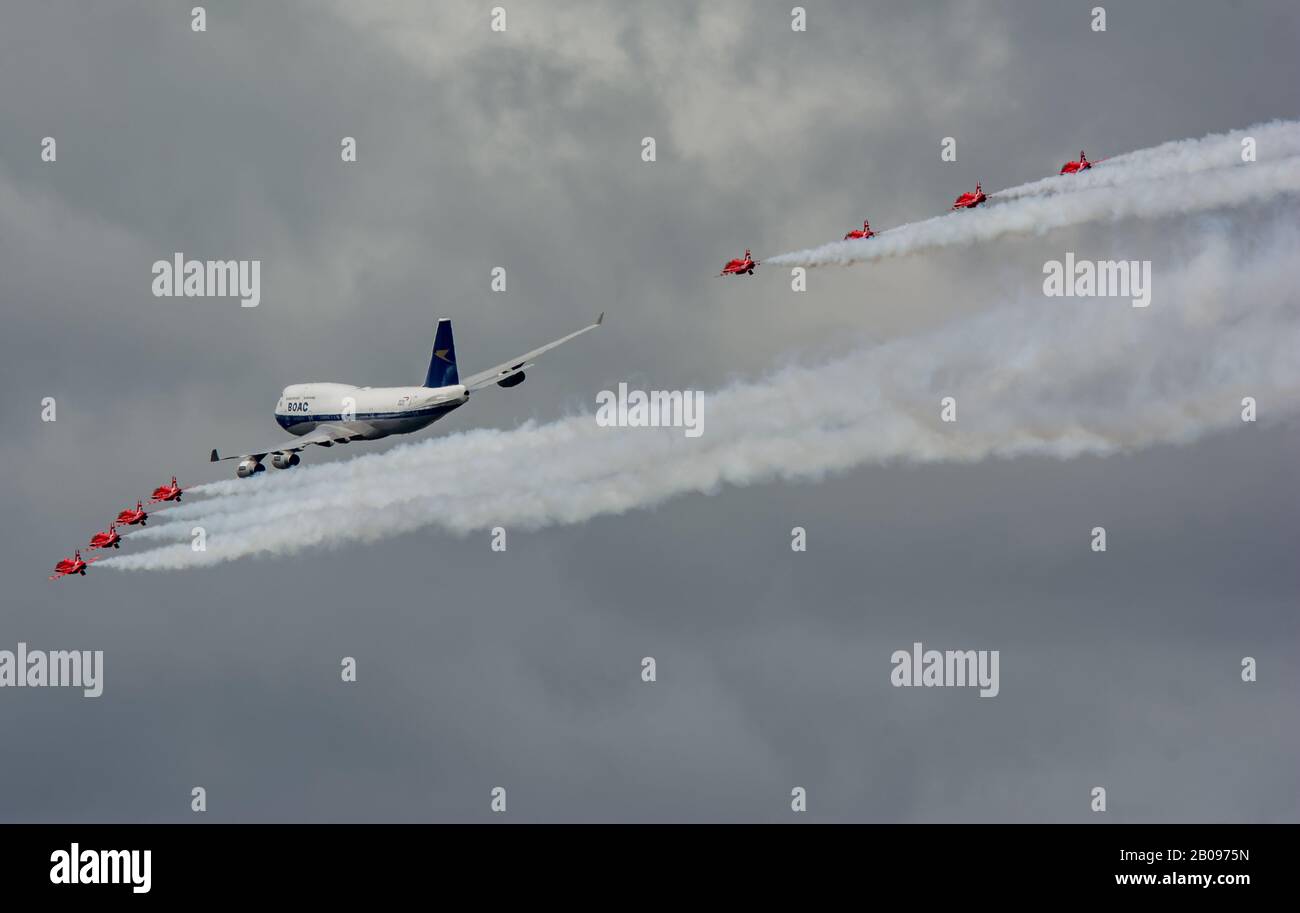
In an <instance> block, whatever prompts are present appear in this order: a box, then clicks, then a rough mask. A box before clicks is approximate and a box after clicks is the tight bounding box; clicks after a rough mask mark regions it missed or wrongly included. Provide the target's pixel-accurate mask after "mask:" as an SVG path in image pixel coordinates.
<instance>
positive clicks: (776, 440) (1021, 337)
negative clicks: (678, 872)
mask: <svg viewBox="0 0 1300 913" xmlns="http://www.w3.org/2000/svg"><path fill="white" fill-rule="evenodd" d="M1252 170H1253V169H1252ZM1254 222H1255V229H1254V230H1252V231H1233V232H1227V231H1223V230H1222V226H1218V227H1215V228H1211V229H1201V234H1198V235H1195V236H1190V237H1189V238H1188V239H1187V243H1186V244H1185V245H1184V246H1185V247H1186V248H1188V249H1194V250H1195V251H1196V252H1195V253H1194V254H1190V255H1188V256H1186V257H1185V258H1183V259H1182V261H1181V262H1179V263H1178V264H1170V265H1168V266H1166V267H1165V268H1163V269H1162V270H1161V271H1160V272H1159V273H1158V275H1159V276H1160V277H1161V278H1160V283H1159V287H1158V291H1157V295H1156V297H1155V300H1154V301H1153V302H1152V304H1151V306H1150V307H1148V308H1145V309H1142V308H1133V307H1131V306H1130V305H1129V303H1128V301H1127V300H1125V299H1059V298H1058V299H1048V298H1045V297H1041V296H1036V295H1031V296H1027V297H1025V298H1024V299H1022V300H1019V301H1015V302H1011V303H1007V304H1005V305H1003V306H1001V307H995V308H994V309H992V310H989V311H987V312H985V313H982V314H979V315H976V316H974V317H971V318H968V319H965V320H962V321H959V322H955V323H952V324H950V325H948V326H945V327H942V328H940V329H939V330H937V331H934V332H931V333H928V334H925V335H921V336H915V337H909V338H903V339H897V340H894V341H891V342H888V343H886V344H883V345H880V346H877V347H874V348H871V349H868V350H866V351H862V352H857V353H854V354H852V355H849V356H847V357H843V358H839V359H837V360H835V361H833V362H831V363H829V364H822V365H817V366H793V367H788V368H785V369H783V370H781V371H779V372H777V373H775V374H773V375H772V376H770V377H767V378H765V379H762V380H757V381H754V382H749V383H740V384H735V385H732V386H730V387H727V388H725V389H723V390H720V391H718V392H716V393H714V394H712V395H710V396H706V398H705V406H704V412H705V419H706V421H705V431H704V434H703V435H702V436H701V437H698V438H687V437H686V436H685V435H684V434H683V433H682V431H681V429H671V428H654V429H651V428H609V427H599V426H598V425H597V424H596V422H595V420H594V417H593V416H592V415H590V414H584V415H577V416H572V417H569V418H565V419H563V420H560V421H555V422H550V423H546V424H532V423H530V424H526V425H524V426H522V427H520V428H517V429H514V430H510V431H495V430H479V431H470V432H466V433H461V434H454V435H450V436H446V437H440V438H430V439H426V440H424V441H421V442H418V443H414V444H406V445H402V446H398V447H396V448H394V449H392V450H389V451H387V452H384V453H378V454H369V455H365V456H359V457H356V458H353V459H350V460H345V461H340V462H336V463H330V464H324V465H318V466H307V467H301V468H298V469H294V470H291V471H288V472H283V473H274V474H273V473H266V474H265V475H264V476H262V477H259V478H255V479H252V480H247V481H240V480H229V481H224V482H218V483H213V484H211V485H206V486H202V493H203V494H204V495H207V497H205V498H204V499H202V500H199V501H197V502H195V503H192V504H184V505H181V506H178V507H176V508H173V509H171V510H169V511H167V512H166V514H165V522H164V523H163V524H162V525H160V526H157V527H150V528H149V529H147V530H142V531H140V532H138V533H133V534H132V536H131V541H132V543H133V544H137V545H138V544H143V543H146V542H149V541H150V540H153V541H155V542H159V543H165V544H160V545H158V546H157V547H155V548H152V549H150V550H147V551H143V552H140V553H138V554H132V555H123V556H120V557H115V558H111V559H109V560H106V561H104V562H103V565H102V566H104V567H115V568H118V569H123V570H136V569H148V570H159V569H181V568H188V567H195V566H202V565H212V564H217V563H220V562H224V561H230V560H234V559H238V558H242V557H246V556H252V555H259V554H260V555H280V556H282V555H291V554H294V553H297V552H301V551H304V550H308V549H318V548H322V547H339V546H342V545H344V544H346V543H350V542H368V541H374V540H377V539H382V538H385V537H388V536H394V535H399V534H402V533H407V532H410V531H412V530H416V529H419V528H421V527H427V526H434V527H438V528H441V529H443V530H446V531H448V532H451V533H456V534H464V533H467V532H470V531H473V530H482V529H489V528H491V527H493V526H498V525H499V526H504V527H506V528H508V529H537V528H541V527H546V526H550V525H556V524H572V523H582V522H584V521H586V520H588V519H590V518H592V517H596V516H600V515H608V514H620V513H623V512H626V511H631V510H635V509H638V508H644V507H649V506H652V505H655V504H658V503H660V502H663V501H665V500H667V499H669V498H674V497H680V496H683V495H689V494H700V493H705V494H707V493H710V492H713V491H716V490H717V489H719V488H720V487H721V486H724V485H736V486H743V485H753V484H757V483H763V482H770V481H774V480H812V479H817V478H820V477H822V476H824V475H826V474H828V473H836V472H842V471H845V470H848V469H851V468H853V467H856V466H860V465H864V464H882V463H889V462H895V461H903V460H906V461H917V462H927V461H967V462H969V461H978V460H984V459H988V458H991V457H1015V456H1020V455H1027V454H1036V455H1044V456H1052V457H1057V458H1061V459H1068V458H1071V457H1075V456H1078V455H1080V454H1103V455H1104V454H1111V453H1115V452H1118V451H1127V450H1131V449H1136V448H1141V447H1146V446H1150V445H1154V444H1158V443H1181V442H1187V441H1191V440H1193V439H1195V438H1197V437H1199V436H1201V435H1204V434H1206V433H1209V432H1211V431H1214V430H1216V429H1225V428H1229V427H1241V421H1240V410H1241V398H1242V397H1243V396H1246V395H1249V396H1254V397H1256V398H1257V400H1258V402H1259V403H1260V404H1261V412H1262V414H1263V415H1264V416H1266V417H1268V418H1270V419H1276V418H1278V417H1281V416H1286V415H1290V414H1293V413H1295V412H1296V411H1298V410H1300V358H1297V357H1296V352H1297V351H1300V283H1297V282H1296V281H1295V277H1294V268H1293V266H1292V263H1293V258H1294V255H1295V251H1296V249H1297V244H1298V243H1300V233H1298V232H1297V230H1296V226H1295V220H1294V219H1293V218H1292V217H1291V216H1290V215H1289V214H1286V213H1283V214H1282V215H1280V216H1278V217H1276V218H1273V219H1269V220H1267V221H1266V222H1264V223H1262V224H1261V223H1260V220H1259V219H1255V220H1254ZM948 395H951V396H954V397H956V398H957V400H958V409H959V413H958V421H956V422H955V423H950V424H947V423H943V422H941V421H940V400H941V398H942V397H944V396H948ZM193 526H202V527H204V529H205V531H206V535H207V549H206V551H201V552H195V551H193V550H192V549H191V546H190V538H189V537H190V531H191V528H192V527H193Z"/></svg>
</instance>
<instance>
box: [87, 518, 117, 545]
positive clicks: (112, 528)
mask: <svg viewBox="0 0 1300 913" xmlns="http://www.w3.org/2000/svg"><path fill="white" fill-rule="evenodd" d="M121 541H122V537H121V536H119V535H118V534H117V524H116V523H110V524H109V526H108V532H106V533H95V535H93V536H91V537H90V547H91V548H118V547H119V546H118V543H119V542H121Z"/></svg>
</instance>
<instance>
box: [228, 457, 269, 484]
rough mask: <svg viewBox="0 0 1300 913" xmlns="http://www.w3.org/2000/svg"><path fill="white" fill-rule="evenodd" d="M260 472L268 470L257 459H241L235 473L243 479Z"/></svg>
mask: <svg viewBox="0 0 1300 913" xmlns="http://www.w3.org/2000/svg"><path fill="white" fill-rule="evenodd" d="M258 472H266V467H265V466H263V465H262V464H261V463H259V462H258V461H257V460H252V459H249V460H240V461H239V465H238V466H236V467H235V475H237V476H239V477H240V478H241V479H246V478H248V477H249V476H251V475H253V474H254V473H258Z"/></svg>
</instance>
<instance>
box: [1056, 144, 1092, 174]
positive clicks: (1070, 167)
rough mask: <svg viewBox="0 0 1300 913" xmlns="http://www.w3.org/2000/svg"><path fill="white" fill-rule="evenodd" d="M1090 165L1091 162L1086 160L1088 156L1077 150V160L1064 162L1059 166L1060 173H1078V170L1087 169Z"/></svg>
mask: <svg viewBox="0 0 1300 913" xmlns="http://www.w3.org/2000/svg"><path fill="white" fill-rule="evenodd" d="M1091 167H1092V162H1090V161H1088V156H1086V155H1084V154H1083V150H1082V149H1080V150H1079V160H1078V161H1077V162H1066V163H1065V164H1064V165H1062V166H1061V174H1078V173H1079V172H1080V171H1087V170H1088V169H1089V168H1091Z"/></svg>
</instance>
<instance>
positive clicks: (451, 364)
mask: <svg viewBox="0 0 1300 913" xmlns="http://www.w3.org/2000/svg"><path fill="white" fill-rule="evenodd" d="M458 383H460V375H459V374H457V373H456V342H455V340H453V339H452V337H451V321H450V320H448V319H447V318H446V317H444V318H443V319H441V320H439V321H438V332H437V333H436V334H434V337H433V355H431V356H430V357H429V373H428V374H426V375H425V378H424V385H425V386H426V387H454V386H455V385H456V384H458Z"/></svg>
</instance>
